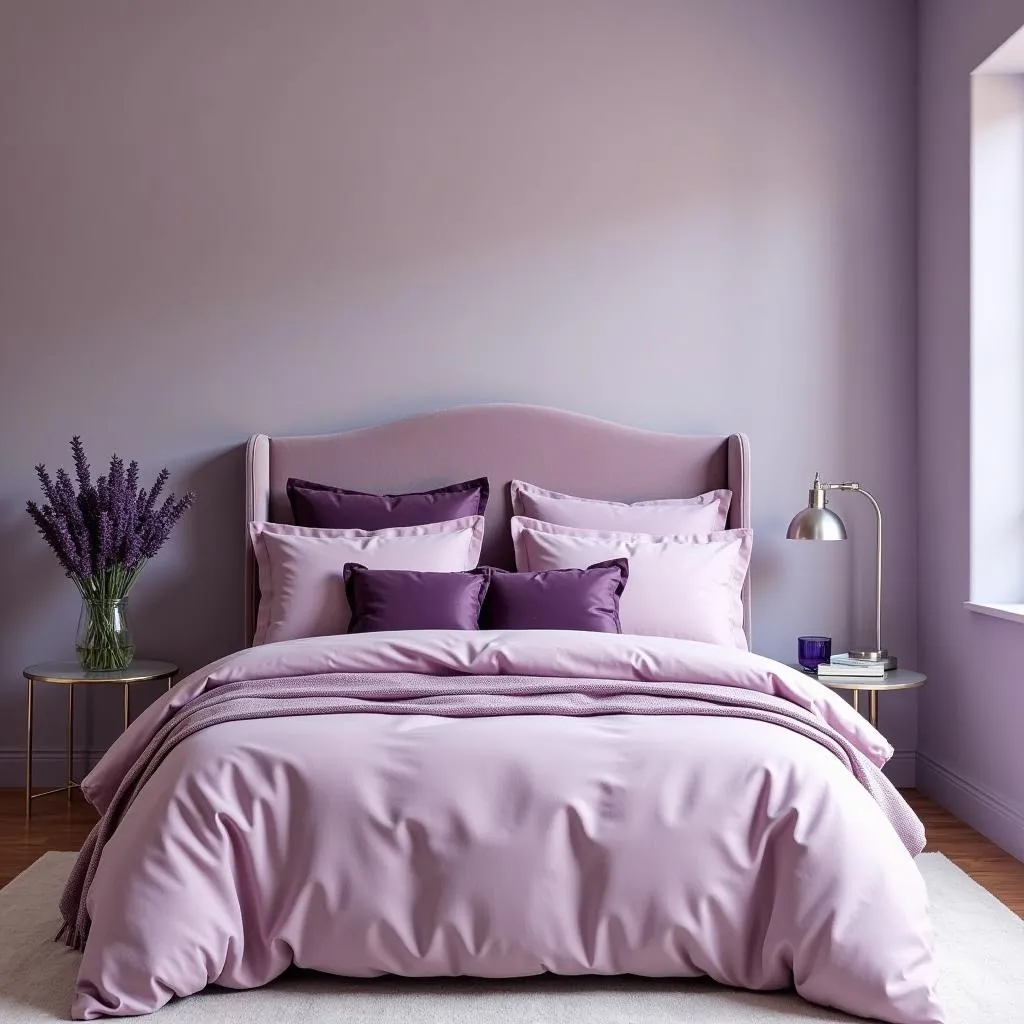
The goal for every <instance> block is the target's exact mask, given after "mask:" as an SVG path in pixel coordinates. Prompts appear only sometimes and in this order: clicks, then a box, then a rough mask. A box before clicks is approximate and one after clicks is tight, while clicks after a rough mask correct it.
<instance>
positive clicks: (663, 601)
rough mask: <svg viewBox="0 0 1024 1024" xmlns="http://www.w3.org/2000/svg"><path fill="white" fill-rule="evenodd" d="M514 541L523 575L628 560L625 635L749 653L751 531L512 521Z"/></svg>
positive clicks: (623, 614)
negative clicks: (745, 596)
mask: <svg viewBox="0 0 1024 1024" xmlns="http://www.w3.org/2000/svg"><path fill="white" fill-rule="evenodd" d="M512 540H513V542H514V544H515V549H516V566H517V568H518V569H519V570H520V571H521V572H522V571H528V572H537V571H538V570H543V569H582V568H584V567H585V566H588V565H592V564H593V563H594V562H599V561H604V560H606V559H609V558H627V559H629V584H628V585H627V586H626V589H625V591H624V592H623V594H622V598H621V600H620V601H619V618H620V620H621V622H622V632H623V633H640V634H644V635H647V636H673V637H681V638H682V639H684V640H703V641H705V642H706V643H711V644H718V645H719V646H722V647H737V648H739V649H741V650H744V651H745V650H747V637H746V634H745V633H744V632H743V600H742V597H741V591H742V589H743V581H744V579H745V578H746V575H747V567H748V565H749V564H750V547H751V543H752V540H753V531H751V530H720V531H715V532H712V533H705V534H692V535H674V536H657V535H654V534H649V533H623V532H617V531H612V530H584V529H579V528H576V527H570V526H557V525H555V524H553V523H542V522H539V521H538V520H536V519H527V518H524V517H522V516H515V517H514V518H513V519H512Z"/></svg>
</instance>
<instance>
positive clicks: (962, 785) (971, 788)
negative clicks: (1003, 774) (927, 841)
mask: <svg viewBox="0 0 1024 1024" xmlns="http://www.w3.org/2000/svg"><path fill="white" fill-rule="evenodd" d="M917 778H918V788H919V789H920V790H921V792H922V793H924V794H925V796H929V797H931V798H932V799H933V800H934V801H935V802H936V803H939V804H941V805H942V806H943V807H945V808H946V810H947V811H950V812H951V813H952V814H955V815H956V816H957V817H958V818H959V819H960V820H961V821H963V822H966V824H968V825H970V826H971V828H974V829H977V830H978V831H979V832H980V833H981V834H982V835H984V836H988V838H989V839H991V840H992V842H994V843H997V844H998V845H999V846H1001V847H1002V848H1003V849H1004V850H1006V852H1007V853H1010V854H1012V855H1013V856H1014V857H1016V858H1017V860H1021V861H1024V813H1021V811H1020V810H1018V809H1017V808H1016V807H1013V806H1011V805H1010V804H1008V803H1007V802H1006V801H1005V800H1002V799H1001V798H1000V797H997V796H996V795H995V794H993V793H990V792H988V790H986V789H984V788H982V787H981V786H978V785H976V784H975V783H973V782H970V781H968V780H967V779H965V778H964V777H963V776H962V775H958V774H957V773H956V772H954V771H952V770H951V769H949V768H947V767H945V765H942V764H939V762H938V761H935V760H933V759H932V758H930V757H928V755H927V754H920V753H919V754H918V755H917Z"/></svg>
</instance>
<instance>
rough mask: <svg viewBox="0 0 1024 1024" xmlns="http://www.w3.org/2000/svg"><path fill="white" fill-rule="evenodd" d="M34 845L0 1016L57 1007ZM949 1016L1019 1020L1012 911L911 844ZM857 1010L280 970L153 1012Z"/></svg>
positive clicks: (664, 1019) (761, 1017)
mask: <svg viewBox="0 0 1024 1024" xmlns="http://www.w3.org/2000/svg"><path fill="white" fill-rule="evenodd" d="M74 856H75V855H74V854H72V853H47V854H45V855H44V856H43V857H41V858H40V859H39V860H37V861H36V862H35V864H33V865H32V866H31V867H30V868H29V869H28V870H27V871H24V872H23V873H22V874H20V875H19V876H18V877H17V878H16V879H15V880H14V881H13V882H11V883H10V885H8V886H7V887H6V888H4V889H2V890H0V1024H49V1022H51V1021H59V1020H67V1019H68V1007H69V1006H70V1003H71V993H72V988H73V986H74V980H75V973H76V970H77V967H78V960H79V954H78V953H75V952H73V951H71V950H69V949H67V948H66V947H65V946H64V945H63V944H61V943H57V942H54V941H53V936H54V934H55V932H56V930H57V924H58V917H57V910H56V906H57V899H58V897H59V895H60V892H61V888H62V886H63V884H64V879H65V878H66V877H67V874H68V872H69V871H70V869H71V865H72V863H73V862H74ZM918 863H919V864H920V866H921V872H922V874H923V875H924V877H925V879H926V881H927V883H928V889H929V892H930V894H931V900H932V916H933V920H934V922H935V927H936V932H937V935H938V948H939V957H940V968H941V972H942V973H941V982H940V993H941V995H942V999H943V1002H944V1004H945V1006H946V1010H947V1013H948V1017H949V1021H950V1024H1011V1022H1013V1021H1024V921H1022V920H1021V919H1020V918H1019V917H1017V915H1016V914H1013V913H1012V912H1011V911H1009V910H1007V908H1006V907H1004V906H1003V905H1002V904H1001V903H1000V902H999V901H998V900H997V899H995V898H994V897H993V896H990V895H989V893H987V892H986V891H985V890H984V889H982V888H981V886H979V885H977V884H976V883H975V882H974V881H972V880H971V879H970V878H968V876H967V875H965V874H964V873H963V872H962V871H961V870H960V869H959V868H957V867H956V866H955V865H953V864H952V863H950V861H948V860H947V859H946V858H945V857H943V856H942V855H941V854H938V853H929V854H924V855H923V856H922V857H920V858H919V860H918ZM858 1019H859V1018H853V1017H849V1016H847V1015H846V1014H841V1013H836V1012H833V1011H829V1010H823V1009H821V1008H820V1007H816V1006H811V1005H810V1004H809V1003H805V1002H804V1001H803V1000H801V999H799V998H798V997H796V996H794V995H792V994H788V993H781V994H779V993H773V994H755V993H752V992H744V991H740V990H737V989H728V988H722V987H720V986H718V985H715V984H713V983H711V982H706V981H662V980H658V981H650V980H646V979H643V978H632V977H630V978H556V977H553V976H550V975H549V976H545V977H541V978H529V979H524V980H521V981H499V982H495V981H473V980H437V981H426V982H425V981H411V980H410V981H407V980H403V979H387V980H383V979H382V980H375V981H347V980H345V979H343V978H332V977H329V976H326V975H319V974H313V973H307V972H294V973H291V972H290V973H289V974H287V975H285V976H284V977H282V978H279V979H278V980H277V981H275V982H273V983H272V984H270V985H267V986H266V987H265V988H262V989H256V990H253V991H250V992H233V991H232V992H229V991H227V990H224V989H211V990H209V991H207V992H203V993H200V994H199V995H195V996H191V997H189V998H188V999H183V1000H179V1001H176V1002H173V1003H171V1004H169V1005H168V1006H167V1007H165V1008H164V1009H163V1010H160V1011H159V1012H158V1014H157V1016H156V1017H154V1018H153V1021H154V1024H157V1022H159V1024H164V1022H166V1024H253V1022H255V1021H281V1022H287V1024H304V1022H306V1021H309V1022H311V1024H312V1022H316V1024H584V1022H585V1024H788V1022H796V1024H837V1022H849V1021H854V1020H858Z"/></svg>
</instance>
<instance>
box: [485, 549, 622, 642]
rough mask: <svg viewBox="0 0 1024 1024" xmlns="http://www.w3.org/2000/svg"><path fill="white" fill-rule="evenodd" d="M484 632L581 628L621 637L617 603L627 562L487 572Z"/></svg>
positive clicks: (491, 570)
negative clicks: (524, 570)
mask: <svg viewBox="0 0 1024 1024" xmlns="http://www.w3.org/2000/svg"><path fill="white" fill-rule="evenodd" d="M489 572H490V574H491V585H490V586H489V587H488V589H487V598H486V600H485V601H484V610H483V615H482V617H481V621H480V626H481V628H483V629H583V630H588V631H590V632H592V633H621V632H622V626H621V624H620V622H619V598H620V597H621V596H622V591H623V589H624V588H625V586H626V580H627V579H628V578H629V562H628V560H627V559H625V558H612V559H610V560H609V561H607V562H597V563H595V564H594V565H591V566H589V567H588V568H586V569H546V570H543V571H542V572H505V571H504V570H503V569H490V570H489Z"/></svg>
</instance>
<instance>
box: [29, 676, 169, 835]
mask: <svg viewBox="0 0 1024 1024" xmlns="http://www.w3.org/2000/svg"><path fill="white" fill-rule="evenodd" d="M22 674H23V675H24V676H25V679H26V680H27V682H28V731H27V733H28V735H27V743H26V747H25V817H26V818H31V817H32V801H33V800H35V799H37V798H38V797H41V796H52V795H53V794H54V793H67V797H68V800H69V801H70V800H71V791H72V790H73V789H74V788H75V787H76V786H77V785H78V783H77V782H75V781H74V774H73V771H72V768H73V765H74V723H75V687H76V686H93V685H94V684H96V683H108V684H109V683H116V684H117V685H119V686H121V687H123V689H124V725H123V727H124V728H125V729H127V728H128V722H129V705H128V694H129V691H130V688H131V685H132V684H133V683H149V682H153V681H154V680H159V679H166V680H167V689H168V690H169V689H170V688H171V685H172V684H173V683H174V677H175V676H176V675H177V674H178V666H177V665H175V664H174V663H173V662H170V661H133V662H132V663H131V664H130V665H128V667H127V668H123V669H121V670H119V671H116V672H88V671H86V670H85V669H84V668H82V666H81V665H79V664H78V662H77V661H46V662H42V663H40V664H38V665H29V667H28V668H27V669H25V671H24V672H23V673H22ZM36 683H56V684H58V685H60V686H66V687H67V688H68V703H67V723H66V728H67V782H65V784H64V785H63V786H58V787H57V788H56V789H48V790H46V791H45V792H43V793H33V792H32V702H33V701H32V698H33V696H34V691H35V684H36Z"/></svg>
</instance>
